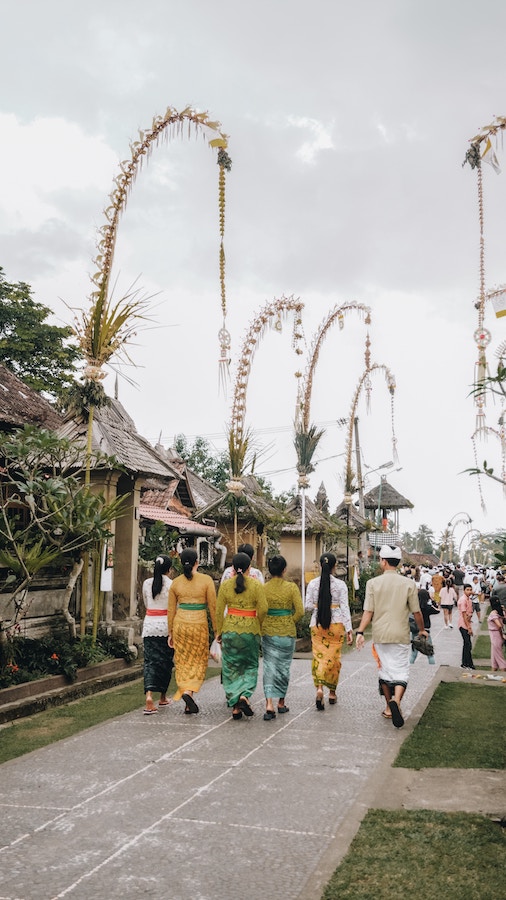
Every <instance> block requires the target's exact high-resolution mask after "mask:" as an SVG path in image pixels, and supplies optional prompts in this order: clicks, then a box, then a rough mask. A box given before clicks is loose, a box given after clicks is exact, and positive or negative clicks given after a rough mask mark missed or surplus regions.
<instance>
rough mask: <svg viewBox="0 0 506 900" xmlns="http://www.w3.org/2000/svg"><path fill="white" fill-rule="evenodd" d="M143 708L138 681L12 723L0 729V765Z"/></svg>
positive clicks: (211, 673)
mask: <svg viewBox="0 0 506 900" xmlns="http://www.w3.org/2000/svg"><path fill="white" fill-rule="evenodd" d="M220 671H221V669H218V668H209V669H208V670H207V674H206V680H207V678H213V677H214V676H215V675H219V674H220ZM175 690H176V684H175V680H174V678H173V679H172V680H171V683H170V686H169V691H168V694H169V696H170V694H171V693H174V691H175ZM143 706H144V684H143V680H142V678H138V679H136V680H135V681H130V682H128V684H124V685H118V687H115V688H110V689H109V690H107V691H102V692H100V693H98V694H93V695H92V696H91V697H83V698H82V699H80V700H74V701H73V702H72V703H68V704H65V705H64V706H58V707H52V708H51V709H46V710H44V712H41V713H37V714H36V715H34V716H30V717H29V718H27V719H16V720H15V721H14V722H9V723H8V724H7V725H2V726H1V728H0V763H4V762H7V760H9V759H16V757H18V756H23V755H24V754H25V753H30V752H31V751H32V750H40V748H41V747H47V746H48V744H52V743H54V742H55V741H61V740H63V738H68V737H72V735H74V734H78V732H80V731H84V730H85V729H86V728H90V727H91V726H92V725H100V723H101V722H106V721H107V720H108V719H113V718H115V717H116V716H122V715H124V714H125V713H128V712H133V710H135V709H138V710H141V709H142V708H143Z"/></svg>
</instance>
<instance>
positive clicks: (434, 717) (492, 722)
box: [394, 682, 506, 769]
mask: <svg viewBox="0 0 506 900" xmlns="http://www.w3.org/2000/svg"><path fill="white" fill-rule="evenodd" d="M505 701H506V693H505V691H504V688H503V686H501V685H497V686H492V685H485V684H483V683H480V684H476V683H472V682H468V683H466V684H459V683H449V684H444V683H442V684H440V685H438V687H437V688H436V690H435V692H434V695H433V697H432V699H431V701H430V703H429V705H428V707H427V709H426V710H425V712H424V714H423V716H422V718H421V719H420V722H419V723H418V725H417V726H416V728H415V729H414V731H413V732H412V733H411V734H410V735H409V737H408V738H407V739H406V740H405V741H404V743H403V745H402V747H401V749H400V752H399V755H398V756H397V759H396V760H395V762H394V766H402V767H405V768H408V769H423V768H441V767H443V768H456V769H502V768H504V766H505V765H506V743H505V741H504V733H503V729H502V723H503V721H504V704H505Z"/></svg>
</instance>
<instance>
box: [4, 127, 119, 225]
mask: <svg viewBox="0 0 506 900" xmlns="http://www.w3.org/2000/svg"><path fill="white" fill-rule="evenodd" d="M0 144H1V147H2V165H1V166H0V214H2V215H3V216H5V217H6V218H7V219H8V222H9V231H12V230H13V228H16V229H18V228H32V229H33V228H37V227H40V226H42V225H43V224H44V223H45V222H47V221H48V220H50V219H53V218H55V216H56V217H58V216H60V215H61V212H60V210H59V204H58V202H57V198H56V192H58V191H63V190H69V189H70V190H72V191H80V192H83V193H84V192H86V191H89V190H90V189H95V188H96V189H99V190H100V191H102V192H104V191H106V190H107V189H108V188H110V187H111V181H112V179H111V174H112V173H113V172H114V171H115V168H116V165H117V156H116V154H115V153H114V151H113V150H112V149H111V148H110V147H108V146H107V144H106V142H105V141H104V139H103V138H102V137H100V136H94V135H89V134H87V133H86V132H85V131H83V129H82V128H81V126H80V125H78V124H77V123H76V122H68V121H65V120H64V119H61V118H56V117H54V118H53V117H47V118H42V117H40V118H36V119H34V120H33V121H31V122H28V123H26V124H25V123H23V122H21V121H20V120H19V119H18V118H17V117H16V116H15V115H13V114H12V113H8V114H5V113H0Z"/></svg>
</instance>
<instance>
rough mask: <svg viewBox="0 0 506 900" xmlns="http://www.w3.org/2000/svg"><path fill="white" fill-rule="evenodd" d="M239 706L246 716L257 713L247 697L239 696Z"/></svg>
mask: <svg viewBox="0 0 506 900" xmlns="http://www.w3.org/2000/svg"><path fill="white" fill-rule="evenodd" d="M237 708H238V709H240V710H241V711H242V712H243V713H244V715H245V716H254V715H255V713H254V712H253V710H252V709H251V706H250V705H249V703H248V701H247V700H246V697H239V702H238V704H237Z"/></svg>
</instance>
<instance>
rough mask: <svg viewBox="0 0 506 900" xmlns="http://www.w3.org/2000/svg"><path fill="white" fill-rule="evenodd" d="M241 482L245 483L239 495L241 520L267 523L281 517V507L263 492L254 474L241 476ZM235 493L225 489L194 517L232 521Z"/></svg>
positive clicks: (238, 513) (239, 515) (238, 511)
mask: <svg viewBox="0 0 506 900" xmlns="http://www.w3.org/2000/svg"><path fill="white" fill-rule="evenodd" d="M241 484H243V485H244V491H243V493H242V494H240V496H239V498H238V499H239V505H238V509H237V515H238V518H239V519H240V520H244V519H253V521H255V522H262V523H263V524H267V523H268V522H272V521H273V520H275V519H279V517H280V515H281V513H280V511H279V509H277V508H276V507H275V506H273V504H272V503H270V502H269V500H268V499H267V498H266V497H265V496H264V495H263V494H262V489H261V487H260V485H259V484H258V481H257V480H256V478H255V477H254V475H247V476H244V477H242V478H241ZM234 497H235V495H234V494H233V493H232V492H231V491H225V492H224V493H222V494H219V495H218V496H217V497H215V498H214V499H212V500H211V501H210V503H208V504H207V505H206V506H204V507H203V508H202V509H199V510H197V512H196V513H195V516H194V518H195V519H199V520H200V521H202V520H203V519H205V518H208V517H211V518H213V519H216V520H217V521H218V522H219V521H220V520H221V521H225V522H226V521H232V519H233V511H232V510H233V504H232V503H231V500H232V499H233V498H234Z"/></svg>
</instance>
